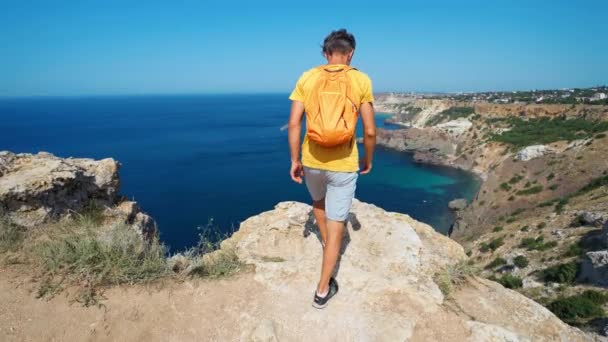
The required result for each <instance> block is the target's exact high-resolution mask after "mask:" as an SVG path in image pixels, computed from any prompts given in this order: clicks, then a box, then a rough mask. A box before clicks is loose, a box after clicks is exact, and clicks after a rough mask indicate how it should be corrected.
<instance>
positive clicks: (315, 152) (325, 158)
mask: <svg viewBox="0 0 608 342" xmlns="http://www.w3.org/2000/svg"><path fill="white" fill-rule="evenodd" d="M343 66H344V64H331V65H328V66H327V68H329V69H339V68H341V67H343ZM319 72H321V71H320V70H318V69H317V68H312V69H310V70H308V71H305V72H304V73H303V74H302V76H300V79H299V80H298V82H297V83H296V87H295V89H294V90H293V92H292V93H291V95H290V96H289V99H290V100H292V101H300V102H302V103H304V99H305V98H306V95H307V94H309V93H310V91H311V88H312V87H314V86H315V84H316V83H317V82H316V81H317V79H318V78H319ZM346 75H347V77H349V78H350V82H351V91H352V94H353V97H354V100H355V101H356V100H359V103H357V104H356V105H357V108H359V106H360V105H361V104H362V103H367V102H374V96H373V94H372V81H371V80H370V79H369V77H368V76H367V75H366V74H364V73H362V72H361V71H359V70H350V71H348V72H347V73H346ZM304 110H306V108H304ZM302 164H303V165H304V166H306V167H310V168H314V169H320V170H329V171H338V172H357V171H359V151H358V150H357V142H356V139H355V138H353V139H352V140H351V141H350V142H349V143H346V144H343V145H339V146H335V147H323V146H320V145H318V144H316V143H315V142H314V141H311V140H309V139H308V137H307V136H305V137H304V142H303V143H302Z"/></svg>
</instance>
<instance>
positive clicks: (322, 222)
mask: <svg viewBox="0 0 608 342" xmlns="http://www.w3.org/2000/svg"><path fill="white" fill-rule="evenodd" d="M312 212H313V214H314V215H315V220H316V221H317V226H318V227H319V232H320V233H321V241H322V242H323V246H327V221H326V219H325V198H323V199H322V200H320V201H312Z"/></svg>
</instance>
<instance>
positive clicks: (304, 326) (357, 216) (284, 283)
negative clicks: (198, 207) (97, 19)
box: [222, 201, 587, 341]
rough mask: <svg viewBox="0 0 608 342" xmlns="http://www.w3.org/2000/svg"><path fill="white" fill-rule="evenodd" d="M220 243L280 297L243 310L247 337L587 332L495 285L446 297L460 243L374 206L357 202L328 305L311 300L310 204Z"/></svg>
mask: <svg viewBox="0 0 608 342" xmlns="http://www.w3.org/2000/svg"><path fill="white" fill-rule="evenodd" d="M222 248H223V249H227V248H234V249H235V251H236V253H237V255H238V256H239V258H240V259H241V260H242V261H243V262H245V263H247V264H250V265H253V266H254V268H255V274H254V279H255V280H256V281H257V282H259V283H260V284H262V285H263V286H264V288H265V289H266V290H267V291H271V292H273V293H274V294H273V296H272V297H273V298H274V300H273V303H272V304H268V303H265V304H263V305H264V309H263V310H261V311H262V312H263V317H258V316H257V315H255V314H254V313H253V312H250V310H249V309H248V308H243V313H242V317H245V319H244V320H243V321H242V323H241V329H242V331H243V332H244V333H243V334H244V335H243V339H244V340H247V339H248V338H250V339H253V340H259V339H260V336H265V338H264V339H267V340H274V339H275V338H276V339H277V340H288V341H292V340H293V341H299V340H315V341H333V340H349V341H407V340H411V341H431V340H433V341H480V340H491V341H553V340H567V341H580V340H586V339H587V336H586V335H584V334H583V333H581V332H580V331H579V330H577V329H575V328H572V327H570V326H568V325H566V324H565V323H563V322H562V321H560V320H559V319H558V318H557V317H555V316H554V315H553V314H552V313H551V312H549V311H548V310H546V309H545V308H544V307H542V306H541V305H539V304H537V303H535V302H534V301H532V300H530V299H527V298H526V297H524V296H522V295H520V294H518V293H517V292H514V291H511V290H507V289H504V288H503V287H502V286H500V285H498V284H496V283H494V282H490V281H487V280H483V279H477V278H470V279H469V280H467V281H466V283H465V284H463V285H462V286H461V287H459V289H458V290H457V291H455V293H453V294H452V295H451V297H450V298H449V299H448V298H446V297H445V296H444V295H443V293H442V292H441V291H440V290H439V287H438V286H437V284H436V283H435V282H434V280H433V279H434V275H435V274H436V273H437V272H440V271H441V270H443V269H445V268H446V267H448V266H449V265H454V264H456V263H457V262H459V261H460V260H463V259H466V256H465V254H464V252H463V249H462V247H461V246H460V245H459V244H457V243H456V242H454V241H452V240H451V239H449V238H447V237H445V236H443V235H441V234H439V233H437V232H435V231H434V230H433V229H432V228H431V227H430V226H428V225H426V224H423V223H420V222H417V221H416V220H414V219H412V218H411V217H409V216H407V215H404V214H398V213H389V212H385V211H384V210H382V209H380V208H378V207H376V206H373V205H371V204H366V203H362V202H358V201H355V202H354V204H353V208H352V211H351V215H350V218H349V221H348V226H347V229H346V230H345V235H344V244H343V249H342V255H341V258H340V264H339V267H338V270H337V279H338V282H339V284H340V292H339V293H338V295H337V296H336V297H335V299H332V302H331V304H330V305H329V306H328V307H327V308H326V309H325V310H320V311H319V310H315V309H313V308H312V307H311V305H310V304H311V302H310V301H311V300H312V294H313V291H314V288H315V284H316V282H317V280H318V276H319V266H320V264H321V253H322V251H321V244H320V242H319V236H318V233H317V229H316V226H315V224H314V220H313V217H312V213H311V207H310V206H308V205H306V204H302V203H297V202H282V203H279V204H278V205H277V206H276V207H275V209H274V210H271V211H268V212H264V213H262V214H259V215H257V216H254V217H251V218H249V219H247V220H246V221H244V222H243V223H242V224H241V227H240V229H239V231H238V232H236V233H235V234H234V235H233V236H232V237H231V238H230V239H228V240H226V241H224V242H223V243H222ZM267 304H268V305H267ZM258 310H260V309H259V308H258ZM258 315H259V314H258ZM248 336H249V337H248Z"/></svg>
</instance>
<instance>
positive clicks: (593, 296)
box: [582, 290, 608, 305]
mask: <svg viewBox="0 0 608 342" xmlns="http://www.w3.org/2000/svg"><path fill="white" fill-rule="evenodd" d="M582 296H583V297H585V298H587V299H589V300H591V301H593V302H594V303H598V304H600V305H604V304H606V303H608V294H606V293H605V292H600V291H597V290H586V291H585V292H583V293H582Z"/></svg>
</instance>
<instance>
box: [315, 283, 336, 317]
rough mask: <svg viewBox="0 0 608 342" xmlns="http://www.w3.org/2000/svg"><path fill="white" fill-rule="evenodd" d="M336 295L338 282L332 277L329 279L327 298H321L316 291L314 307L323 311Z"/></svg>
mask: <svg viewBox="0 0 608 342" xmlns="http://www.w3.org/2000/svg"><path fill="white" fill-rule="evenodd" d="M336 293H338V282H337V281H336V279H334V277H331V278H329V291H327V294H326V295H325V297H319V295H317V291H316V290H315V298H314V300H313V301H312V306H314V307H315V308H317V309H323V308H324V307H326V306H327V302H328V301H329V300H330V299H331V297H333V296H335V295H336Z"/></svg>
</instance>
